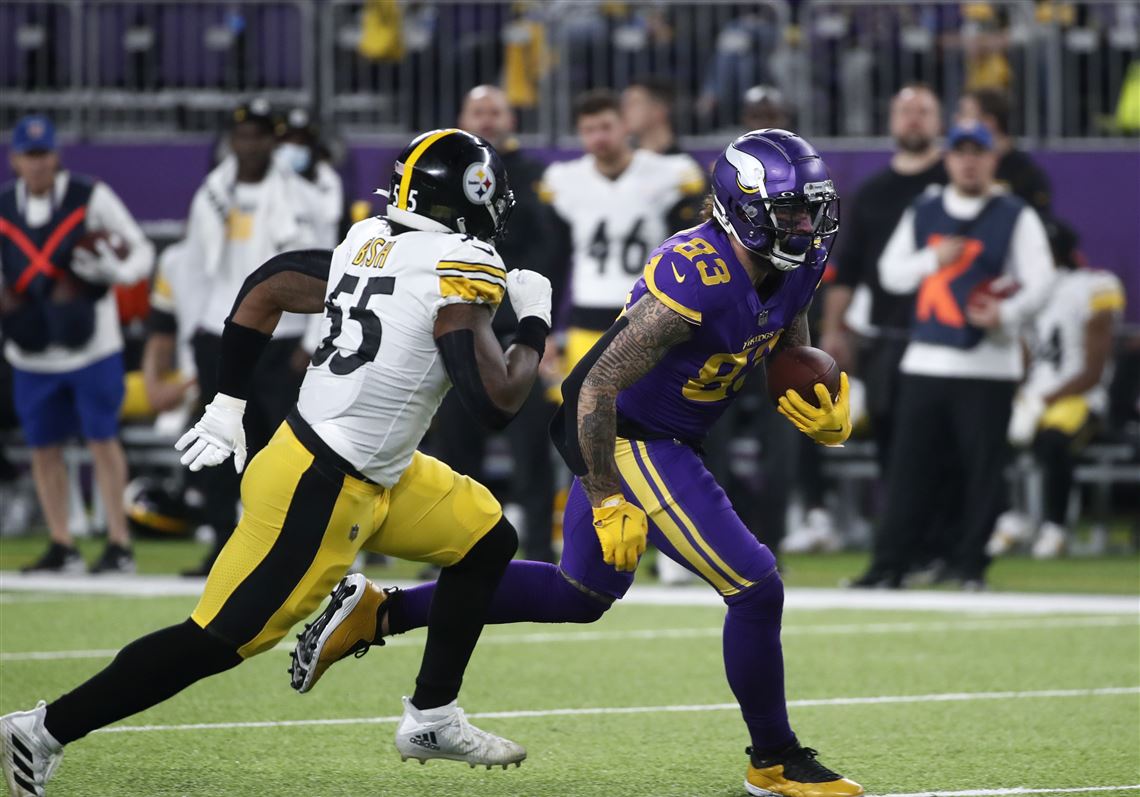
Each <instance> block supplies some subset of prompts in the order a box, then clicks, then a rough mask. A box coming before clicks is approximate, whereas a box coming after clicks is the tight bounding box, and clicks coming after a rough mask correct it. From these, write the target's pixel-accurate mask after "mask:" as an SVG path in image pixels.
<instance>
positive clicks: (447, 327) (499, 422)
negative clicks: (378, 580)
mask: <svg viewBox="0 0 1140 797" xmlns="http://www.w3.org/2000/svg"><path fill="white" fill-rule="evenodd" d="M513 204H514V195H513V194H512V192H511V190H510V187H509V185H508V182H507V174H506V170H505V169H504V167H503V165H502V161H501V160H500V158H499V156H498V154H497V153H496V152H495V150H494V149H493V148H492V147H491V146H490V145H489V144H487V143H486V142H485V141H484V140H483V139H481V138H479V137H477V136H474V135H471V134H469V133H465V132H462V131H459V130H436V131H433V132H431V133H425V134H424V135H422V136H420V137H419V138H417V139H416V140H415V141H413V142H412V143H411V144H410V145H409V146H408V147H407V149H405V150H404V152H403V153H402V154H401V155H400V156H399V158H398V159H397V161H396V164H395V169H394V174H393V177H392V183H391V192H390V201H389V208H388V210H387V213H386V216H385V217H384V218H379V217H376V218H371V219H366V220H365V221H362V222H360V223H359V224H357V225H355V226H354V227H353V228H352V229H351V230H350V231H349V233H348V236H347V237H346V238H345V240H344V241H343V242H342V243H341V244H340V246H338V247H337V248H336V250H335V251H334V252H332V253H329V252H327V251H324V252H322V251H317V250H313V251H305V252H291V253H285V254H282V255H278V256H277V257H275V258H273V259H271V260H269V261H268V262H267V263H266V264H265V265H263V266H262V267H261V268H260V269H258V271H257V272H255V273H254V274H253V275H251V276H250V278H249V279H248V280H246V282H245V284H244V286H243V287H242V291H241V293H240V294H239V296H238V298H237V300H236V301H235V303H234V309H233V312H232V314H231V316H230V318H229V319H228V321H227V323H226V329H225V336H224V340H223V349H222V359H221V362H220V364H219V386H220V390H219V393H218V395H217V397H216V398H215V399H214V401H213V402H211V404H210V405H209V406H208V407H207V408H206V412H205V414H204V415H203V417H202V419H201V420H200V421H199V422H198V424H197V425H196V426H194V428H193V429H192V430H191V431H189V432H188V433H187V434H186V435H185V436H184V437H183V438H182V439H181V440H180V441H179V443H178V447H179V449H181V450H185V454H184V456H183V459H182V462H183V463H184V464H187V465H189V467H190V468H191V470H198V469H200V468H202V467H209V466H217V465H220V464H222V463H223V462H224V461H225V460H226V459H228V458H229V457H230V456H233V458H234V466H235V467H236V468H237V470H238V471H239V472H240V471H241V470H242V468H243V466H244V460H245V446H244V437H245V435H244V432H243V430H242V414H243V411H244V408H245V397H246V391H247V389H248V385H249V381H250V372H251V371H252V370H253V366H254V364H255V363H256V362H257V360H258V357H259V355H260V353H261V351H262V350H263V349H264V347H265V346H266V345H267V344H268V342H269V339H270V335H271V334H272V332H273V330H274V328H275V327H276V325H277V321H278V319H279V318H280V317H281V314H282V312H305V313H314V312H320V311H321V309H322V307H323V308H324V310H325V319H324V329H323V331H324V333H325V337H324V340H323V341H322V342H321V344H320V346H319V347H318V348H317V350H316V352H315V353H314V354H313V359H312V364H311V365H310V367H309V369H308V371H307V373H306V375H305V381H304V385H303V387H302V389H301V394H300V397H299V399H298V404H297V407H296V409H295V410H294V412H293V413H292V414H291V415H290V416H289V418H288V420H287V421H286V422H285V423H283V424H282V425H281V427H280V428H279V429H278V431H277V434H276V435H275V436H274V438H273V440H272V441H271V442H270V443H269V445H268V446H267V447H266V448H264V449H263V450H262V451H261V452H260V453H259V454H258V455H257V456H256V457H255V458H254V459H253V461H252V462H251V463H250V466H249V470H248V472H246V474H245V477H244V480H243V482H242V505H243V513H242V518H241V521H240V522H239V524H238V527H237V529H236V530H235V531H234V534H233V536H232V537H231V538H230V540H229V542H228V543H227V544H226V546H225V548H224V549H223V550H222V552H221V554H220V556H219V557H218V560H217V562H216V563H215V564H214V566H213V569H212V570H211V571H210V575H209V577H208V579H207V581H206V586H205V591H204V593H203V595H202V598H201V600H200V601H199V603H198V606H197V608H195V609H194V611H193V613H192V614H191V615H190V618H189V619H188V620H186V621H185V622H183V623H181V624H179V625H175V626H171V627H169V628H165V629H163V630H161V631H157V632H155V633H153V634H150V635H149V636H145V637H142V638H141V639H139V640H136V641H135V642H133V643H131V644H130V645H128V646H127V647H125V648H124V649H123V650H121V651H120V652H119V654H118V655H117V656H116V658H115V660H114V661H113V662H112V663H111V664H110V665H109V666H108V667H107V668H106V669H105V670H103V671H102V672H100V673H99V674H97V675H96V676H95V677H93V678H92V679H90V680H89V681H87V682H86V683H84V684H82V685H80V686H79V687H78V688H77V689H75V690H74V691H72V692H70V693H68V694H66V695H64V696H63V697H61V698H59V699H57V700H56V701H54V702H52V703H50V704H47V705H46V706H45V704H44V703H42V702H41V703H40V704H39V706H37V707H36V708H35V709H33V710H31V711H25V712H16V713H13V714H9V715H7V716H5V717H3V718H0V732H2V734H3V748H4V749H3V770H4V773H5V775H6V777H7V780H8V786H9V788H10V789H11V791H12V793H13V794H15V795H20V797H42V795H43V794H44V791H43V789H44V784H45V783H46V782H47V780H48V778H49V777H51V775H52V773H53V772H54V770H55V768H56V766H57V765H58V763H59V760H60V757H61V756H62V754H63V745H66V744H68V743H70V742H72V741H74V740H76V739H79V738H81V737H82V736H85V735H86V734H88V733H90V732H91V731H93V730H95V729H97V728H100V727H103V726H105V725H108V724H110V723H112V722H115V721H117V720H119V719H122V718H123V717H127V716H130V715H131V714H134V713H136V712H138V711H141V710H143V709H146V708H149V707H151V706H153V705H156V704H157V703H160V702H162V701H164V700H166V699H167V698H169V697H171V696H173V695H174V694H176V693H177V692H179V691H181V690H182V689H184V688H186V687H187V686H189V685H191V684H192V683H194V682H196V681H198V680H200V679H201V678H204V677H206V676H209V675H214V674H216V673H219V672H222V671H224V670H227V669H230V668H232V667H234V666H236V665H238V664H240V663H241V662H242V661H244V660H245V659H247V658H249V657H251V656H253V655H255V654H257V653H260V652H262V651H265V650H269V649H271V648H273V647H274V646H275V645H276V644H277V643H278V642H279V641H280V640H281V639H282V637H284V636H285V634H286V633H287V632H288V630H289V629H290V628H291V627H292V626H293V625H294V624H295V623H297V622H298V621H300V620H302V619H304V618H305V617H307V616H308V615H310V614H311V613H312V612H313V610H314V609H316V608H317V605H318V604H319V603H320V601H321V598H322V597H323V596H324V595H325V594H326V593H328V591H329V590H330V588H333V587H334V585H335V586H336V589H335V590H333V595H332V605H333V607H334V608H338V609H339V610H340V611H341V612H345V613H347V612H350V611H352V609H354V608H356V607H358V606H364V607H367V609H368V611H367V612H365V613H364V614H365V615H367V621H368V622H371V623H378V622H380V621H381V620H382V619H383V617H384V614H385V613H386V610H387V606H386V605H385V602H386V599H387V596H386V594H385V593H384V592H382V591H380V590H378V589H374V588H371V589H370V588H368V587H367V584H366V582H365V580H364V578H363V576H359V575H357V576H355V577H349V578H343V579H342V577H343V576H344V575H345V573H346V572H347V570H348V568H349V567H350V565H351V564H352V562H353V560H354V559H355V557H356V555H357V553H358V552H359V551H360V550H361V549H362V548H363V549H365V550H369V551H376V552H379V553H383V554H387V555H389V556H398V557H401V558H404V559H412V560H416V561H421V562H428V563H432V564H435V565H438V566H439V567H441V568H442V572H441V575H440V581H439V583H440V586H441V591H440V592H439V593H438V594H437V597H436V599H435V602H434V603H433V605H432V609H431V614H432V622H431V627H430V628H429V631H428V637H427V644H426V648H425V650H424V657H423V663H422V666H421V669H420V672H419V675H418V677H417V679H416V689H415V693H414V694H413V696H412V697H411V698H404V715H403V718H402V720H401V722H400V724H399V726H398V728H397V730H396V747H397V750H398V751H399V753H400V755H401V757H402V758H404V759H405V760H407V759H408V758H414V759H418V760H420V761H421V762H422V761H426V760H427V759H431V758H445V759H453V760H459V761H465V762H467V763H468V764H470V765H471V766H476V765H477V764H484V765H486V766H487V767H488V768H489V767H490V766H492V765H496V764H498V765H502V766H503V767H504V768H506V766H507V765H508V764H512V763H513V764H518V763H521V762H522V760H523V759H524V758H525V757H526V751H525V750H524V749H523V748H522V747H521V746H519V745H517V744H515V743H514V742H511V741H509V740H507V739H503V738H500V737H498V736H495V735H493V734H490V733H487V732H486V731H482V730H480V729H478V728H475V727H474V726H472V725H471V724H470V723H468V722H467V720H466V718H465V717H464V714H463V711H462V709H459V708H458V707H457V705H456V696H457V694H458V692H459V686H460V682H461V681H462V677H463V672H464V670H465V669H466V666H467V661H468V659H469V658H470V656H471V652H472V650H473V649H474V647H475V643H476V641H477V639H478V637H479V634H480V632H481V631H482V627H483V622H484V617H485V614H486V609H487V606H488V605H489V603H490V600H491V596H492V594H493V593H494V591H495V588H496V587H497V585H498V583H499V580H500V578H501V577H502V573H503V570H504V569H505V568H506V565H507V562H508V561H510V559H511V557H512V556H513V554H514V552H515V549H516V547H517V545H518V538H517V535H516V534H515V531H514V529H513V528H512V527H511V525H510V523H509V522H507V520H506V519H505V518H504V517H503V513H502V509H501V508H500V506H499V504H498V502H497V501H496V500H495V499H494V497H493V496H492V495H491V493H490V492H489V491H488V490H487V489H486V488H485V487H484V486H483V485H481V484H479V483H478V482H475V481H473V480H471V479H469V478H467V477H465V476H462V475H460V474H458V473H455V472H454V471H452V470H451V469H450V468H449V467H447V466H446V465H445V464H443V463H442V462H439V461H438V460H435V459H432V458H431V457H428V456H425V455H424V454H422V453H420V452H418V451H416V446H417V445H418V444H419V442H420V438H421V437H422V436H423V434H424V432H425V431H426V430H427V427H428V425H429V423H430V422H431V419H432V416H433V415H434V413H435V410H436V408H437V407H438V406H439V403H440V401H441V400H442V399H443V396H444V394H445V393H446V392H447V390H448V389H449V387H450V386H451V385H454V386H455V387H456V390H457V391H458V393H459V395H460V397H461V398H462V400H463V401H464V403H465V404H466V405H467V406H468V408H469V409H470V411H471V413H472V415H474V416H476V417H477V418H478V419H480V420H482V421H483V422H484V423H487V424H490V425H493V426H497V427H501V426H503V425H505V424H506V423H508V422H509V421H510V419H511V417H512V416H513V415H514V413H516V412H517V411H518V409H519V407H521V406H522V403H523V401H524V400H525V399H526V397H527V395H528V393H529V392H530V389H531V386H532V383H533V381H534V378H535V375H536V373H537V370H538V363H539V359H540V358H541V355H542V351H543V347H544V345H545V340H546V336H547V333H548V332H549V329H550V283H549V281H547V279H546V278H545V277H543V276H541V275H539V274H536V273H534V272H530V271H512V272H511V273H510V274H508V273H507V272H506V270H505V268H504V267H503V262H502V260H501V259H500V257H499V255H498V253H497V252H496V251H495V248H494V240H495V239H496V238H497V237H498V236H499V235H500V234H501V233H502V232H503V229H504V228H505V225H506V222H507V218H508V216H509V215H510V211H511V209H512V207H513ZM504 293H509V294H510V298H511V302H512V304H513V306H514V308H515V312H516V314H517V315H518V317H519V319H520V320H519V324H518V329H517V332H516V335H515V341H514V343H513V345H511V347H510V348H508V349H507V351H506V352H505V353H504V352H503V349H502V347H501V346H500V345H499V343H498V341H497V339H496V338H495V335H494V334H493V333H492V331H491V316H492V314H493V313H494V311H495V309H496V307H497V306H498V304H499V303H500V301H502V299H503V296H504ZM338 581H339V582H340V583H339V584H338ZM444 584H446V585H447V586H446V589H443V586H444ZM322 616H324V615H322ZM324 625H325V624H323V623H320V622H318V623H314V624H313V625H311V626H310V627H308V628H307V629H306V631H305V633H303V634H302V635H301V638H302V641H303V642H304V643H305V646H304V647H302V649H301V651H302V652H301V655H300V656H298V657H297V658H296V659H295V661H294V666H293V669H292V672H293V676H294V681H295V685H297V686H298V687H301V686H303V685H304V684H305V682H306V679H309V680H311V679H312V677H313V676H314V674H317V672H316V671H317V668H318V667H319V666H324V667H327V666H328V664H329V662H323V663H322V662H320V661H319V658H318V657H317V656H312V657H309V656H306V655H305V654H306V652H309V651H316V650H317V649H318V648H319V647H320V646H321V645H322V644H323V643H324V641H326V640H324V639H322V632H323V631H324ZM369 638H371V635H369ZM310 643H311V644H310ZM302 691H304V690H303V689H302Z"/></svg>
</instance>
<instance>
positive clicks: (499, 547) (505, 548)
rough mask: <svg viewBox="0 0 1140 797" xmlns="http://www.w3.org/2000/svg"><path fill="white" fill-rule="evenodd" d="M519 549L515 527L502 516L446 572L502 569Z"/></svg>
mask: <svg viewBox="0 0 1140 797" xmlns="http://www.w3.org/2000/svg"><path fill="white" fill-rule="evenodd" d="M518 549H519V534H518V532H517V531H515V527H514V526H512V525H511V522H510V521H509V520H507V516H506V515H503V516H502V517H501V518H499V522H498V523H496V524H495V525H494V526H492V527H491V530H490V531H488V532H487V533H486V534H484V535H483V536H482V538H480V540H479V541H478V542H477V543H475V544H474V545H473V546H471V550H470V551H468V552H467V555H466V556H464V557H463V558H462V559H460V560H459V561H458V562H456V563H455V564H453V565H451V566H450V567H449V568H448V570H456V571H460V572H462V571H464V570H474V569H483V568H488V567H502V566H503V565H504V564H506V563H507V562H509V561H511V559H512V558H513V557H514V555H515V552H516V551H518Z"/></svg>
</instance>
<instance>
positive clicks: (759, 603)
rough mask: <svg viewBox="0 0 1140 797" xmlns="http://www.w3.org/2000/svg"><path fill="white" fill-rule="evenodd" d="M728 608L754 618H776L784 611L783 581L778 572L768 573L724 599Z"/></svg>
mask: <svg viewBox="0 0 1140 797" xmlns="http://www.w3.org/2000/svg"><path fill="white" fill-rule="evenodd" d="M724 602H725V603H726V604H728V610H729V611H730V612H734V613H736V614H738V615H741V616H747V617H751V618H756V619H772V618H774V619H776V620H779V618H780V617H781V616H782V615H783V613H784V582H783V580H782V579H781V578H780V573H779V572H778V571H776V570H773V571H772V572H771V574H770V575H768V576H767V577H766V578H764V579H762V580H761V581H759V582H757V583H756V584H753V585H752V586H751V587H749V588H748V589H746V590H744V591H743V592H740V593H738V594H736V595H731V596H729V597H727V598H725V599H724Z"/></svg>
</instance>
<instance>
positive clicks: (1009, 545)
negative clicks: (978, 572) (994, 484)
mask: <svg viewBox="0 0 1140 797" xmlns="http://www.w3.org/2000/svg"><path fill="white" fill-rule="evenodd" d="M1032 533H1033V529H1032V527H1031V526H1030V523H1029V518H1027V517H1026V516H1025V515H1023V514H1021V513H1020V512H1003V513H1002V514H1001V516H1000V517H998V519H997V523H995V524H994V531H993V534H991V535H990V539H989V542H987V543H986V555H987V556H990V557H998V556H1002V555H1003V554H1007V553H1009V552H1010V551H1012V550H1013V549H1014V548H1016V547H1018V546H1019V545H1022V544H1024V543H1026V542H1029V537H1030V535H1031V534H1032Z"/></svg>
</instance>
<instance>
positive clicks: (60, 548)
mask: <svg viewBox="0 0 1140 797" xmlns="http://www.w3.org/2000/svg"><path fill="white" fill-rule="evenodd" d="M86 569H87V566H86V565H84V564H83V557H82V556H80V555H79V550H78V549H77V548H75V547H74V546H67V545H63V544H61V543H58V542H52V543H51V544H50V545H49V546H48V549H47V550H46V551H44V553H43V555H42V556H40V558H39V559H37V560H36V561H34V562H32V563H31V564H29V565H24V566H23V567H21V568H20V572H21V573H59V574H61V575H77V574H79V573H82V572H83V571H84V570H86Z"/></svg>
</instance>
